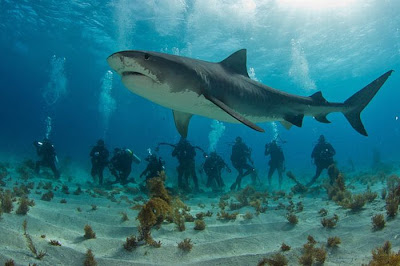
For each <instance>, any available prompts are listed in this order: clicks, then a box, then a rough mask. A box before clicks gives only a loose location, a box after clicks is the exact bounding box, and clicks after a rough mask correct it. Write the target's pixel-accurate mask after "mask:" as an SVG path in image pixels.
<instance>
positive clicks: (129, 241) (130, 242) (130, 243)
mask: <svg viewBox="0 0 400 266" xmlns="http://www.w3.org/2000/svg"><path fill="white" fill-rule="evenodd" d="M137 246H138V241H137V240H136V236H130V237H127V238H126V242H125V243H124V248H125V249H126V250H127V251H132V250H134V249H135V248H137Z"/></svg>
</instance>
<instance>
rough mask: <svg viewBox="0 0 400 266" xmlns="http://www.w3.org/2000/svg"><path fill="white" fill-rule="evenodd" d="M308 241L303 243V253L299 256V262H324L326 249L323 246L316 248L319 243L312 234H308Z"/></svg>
mask: <svg viewBox="0 0 400 266" xmlns="http://www.w3.org/2000/svg"><path fill="white" fill-rule="evenodd" d="M307 240H308V242H307V243H306V244H304V245H303V255H302V256H301V257H300V258H299V264H301V265H312V264H313V263H314V260H315V261H316V262H318V263H320V264H323V263H324V262H325V260H326V250H325V249H324V248H323V247H320V248H316V247H315V244H316V243H317V242H316V241H315V239H314V238H313V237H312V236H308V238H307Z"/></svg>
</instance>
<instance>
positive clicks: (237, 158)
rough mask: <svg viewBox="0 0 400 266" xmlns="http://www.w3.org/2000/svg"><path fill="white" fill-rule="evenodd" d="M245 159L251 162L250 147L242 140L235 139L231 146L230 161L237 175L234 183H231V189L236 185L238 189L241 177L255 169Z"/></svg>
mask: <svg viewBox="0 0 400 266" xmlns="http://www.w3.org/2000/svg"><path fill="white" fill-rule="evenodd" d="M247 161H250V163H251V164H253V161H252V159H251V150H250V148H249V147H247V145H246V144H244V143H243V142H242V141H236V142H235V144H234V145H233V146H232V155H231V162H232V165H233V167H235V169H236V170H237V171H238V176H237V178H236V181H235V183H233V184H232V185H231V190H234V189H235V188H236V187H237V189H238V190H239V189H240V188H241V182H242V178H243V177H245V176H247V175H249V174H251V173H253V172H254V171H255V170H254V167H253V166H251V165H250V164H248V163H247ZM244 170H246V172H244ZM254 182H255V180H253V183H254Z"/></svg>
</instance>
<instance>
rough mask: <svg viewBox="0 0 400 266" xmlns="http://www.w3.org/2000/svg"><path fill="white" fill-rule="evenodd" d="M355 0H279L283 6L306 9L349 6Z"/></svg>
mask: <svg viewBox="0 0 400 266" xmlns="http://www.w3.org/2000/svg"><path fill="white" fill-rule="evenodd" d="M354 2H356V0H280V1H278V3H279V5H280V6H281V7H283V8H295V9H298V8H302V9H306V10H327V9H336V8H349V7H351V6H352V5H353V4H354Z"/></svg>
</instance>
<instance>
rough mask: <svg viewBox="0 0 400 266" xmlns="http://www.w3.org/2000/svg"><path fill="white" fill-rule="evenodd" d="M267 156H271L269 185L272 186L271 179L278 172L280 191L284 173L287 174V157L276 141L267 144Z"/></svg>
mask: <svg viewBox="0 0 400 266" xmlns="http://www.w3.org/2000/svg"><path fill="white" fill-rule="evenodd" d="M264 154H265V156H268V155H270V156H271V159H270V160H269V163H268V164H269V171H268V185H269V186H271V177H272V175H273V174H274V172H275V170H277V171H278V175H279V189H280V188H281V186H282V173H283V172H285V156H284V155H283V151H282V148H281V147H280V146H278V144H277V142H276V140H275V139H274V140H272V141H271V142H270V143H267V144H265V152H264Z"/></svg>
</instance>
